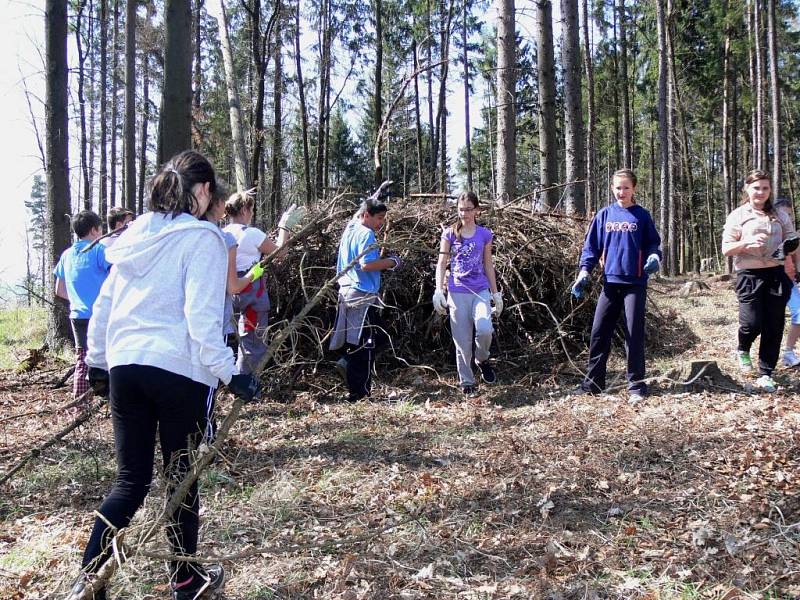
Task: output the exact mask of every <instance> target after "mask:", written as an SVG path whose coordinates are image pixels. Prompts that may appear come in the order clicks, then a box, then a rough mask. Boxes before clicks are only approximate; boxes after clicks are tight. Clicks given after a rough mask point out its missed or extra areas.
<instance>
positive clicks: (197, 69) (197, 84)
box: [192, 0, 222, 112]
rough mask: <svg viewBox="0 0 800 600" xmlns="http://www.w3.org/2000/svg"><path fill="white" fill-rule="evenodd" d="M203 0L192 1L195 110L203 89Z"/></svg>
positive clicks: (197, 107)
mask: <svg viewBox="0 0 800 600" xmlns="http://www.w3.org/2000/svg"><path fill="white" fill-rule="evenodd" d="M221 1H222V0H220V2H221ZM202 9H203V0H195V3H194V27H193V29H194V44H193V45H192V47H193V49H194V60H193V63H194V75H193V80H194V85H193V86H192V88H193V89H192V109H193V110H194V111H195V112H198V111H199V110H200V104H201V101H202V99H201V97H200V92H201V90H202V89H203V48H202V42H201V40H202V36H201V33H202V32H201V27H200V23H201V19H202V12H201V11H202Z"/></svg>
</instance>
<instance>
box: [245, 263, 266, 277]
mask: <svg viewBox="0 0 800 600" xmlns="http://www.w3.org/2000/svg"><path fill="white" fill-rule="evenodd" d="M263 274H264V267H263V266H262V265H261V263H260V262H257V263H256V264H254V265H253V266H252V267H250V270H249V271H248V272H247V273H245V274H244V276H245V277H247V278H248V279H249V280H250V281H257V280H258V279H260V278H261V276H262V275H263Z"/></svg>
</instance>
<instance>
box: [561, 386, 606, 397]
mask: <svg viewBox="0 0 800 600" xmlns="http://www.w3.org/2000/svg"><path fill="white" fill-rule="evenodd" d="M602 393H603V392H602V390H597V391H595V390H587V389H584V387H583V386H582V385H579V386H577V387H574V388H572V389H571V390H570V391H568V392H567V394H566V395H567V396H599V395H600V394H602Z"/></svg>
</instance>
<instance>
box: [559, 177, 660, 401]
mask: <svg viewBox="0 0 800 600" xmlns="http://www.w3.org/2000/svg"><path fill="white" fill-rule="evenodd" d="M611 190H612V192H613V193H614V197H615V199H616V202H615V203H614V204H612V205H610V206H606V207H605V208H603V209H602V210H600V211H599V212H598V213H597V215H595V217H594V220H593V221H592V224H591V226H590V227H589V231H588V233H587V234H586V240H585V242H584V244H583V252H582V253H581V262H580V273H579V274H578V277H577V279H576V280H575V283H574V285H573V286H572V290H571V291H572V295H573V296H575V297H576V298H580V297H581V296H582V295H583V289H584V288H585V286H586V284H587V283H588V281H589V273H590V272H591V270H592V269H593V268H594V267H595V265H597V264H598V263H600V264H601V265H602V268H603V275H604V281H603V291H602V292H601V293H600V297H599V298H598V299H597V308H596V309H595V313H594V322H593V323H592V335H591V338H590V342H589V366H588V368H587V372H586V377H585V378H584V380H583V382H582V383H581V386H580V388H581V390H582V391H583V392H585V393H588V394H599V393H600V392H602V391H603V389H604V388H605V386H606V363H607V362H608V353H609V351H610V350H611V338H612V336H613V334H614V328H615V327H616V325H617V321H618V320H619V316H620V313H621V312H622V309H623V308H624V309H625V320H624V325H625V327H624V330H625V351H626V355H627V359H628V369H627V371H628V372H627V376H628V391H629V394H630V399H631V400H632V401H634V402H636V401H639V400H641V399H642V398H644V397H645V396H646V395H647V384H646V383H645V382H644V364H645V363H644V315H645V302H646V300H647V278H648V276H649V275H652V274H653V273H655V272H656V271H658V269H659V267H660V264H661V248H660V246H661V237H660V236H659V235H658V232H657V231H656V227H655V224H654V223H653V218H652V217H651V216H650V213H649V212H647V210H645V209H644V208H642V207H641V206H639V205H638V204H636V200H634V197H633V195H634V192H635V191H636V175H635V174H634V173H633V171H631V170H630V169H620V170H619V171H617V172H616V173H614V176H613V178H612V183H611Z"/></svg>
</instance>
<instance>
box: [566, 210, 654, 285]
mask: <svg viewBox="0 0 800 600" xmlns="http://www.w3.org/2000/svg"><path fill="white" fill-rule="evenodd" d="M651 254H655V255H657V256H658V258H659V260H660V259H661V237H660V236H659V235H658V232H657V231H656V226H655V223H653V218H652V217H651V216H650V213H649V212H647V210H646V209H644V208H642V207H641V206H639V205H638V204H634V205H632V206H629V207H627V208H623V207H622V206H620V205H619V204H617V203H616V202H615V203H614V204H612V205H610V206H606V207H605V208H603V209H602V210H600V212H598V213H597V215H595V217H594V220H593V221H592V224H591V226H590V227H589V231H588V232H587V234H586V240H585V242H584V244H583V253H582V254H581V269H586V270H587V271H591V270H592V269H593V268H594V266H595V265H596V264H597V263H598V262H600V263H602V265H603V273H604V274H605V277H606V281H608V282H609V283H632V284H634V285H647V273H645V272H644V263H645V262H646V261H647V257H648V256H650V255H651Z"/></svg>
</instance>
